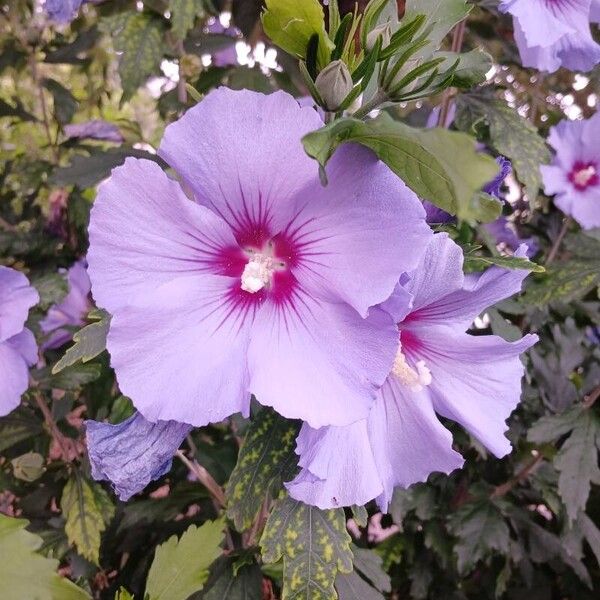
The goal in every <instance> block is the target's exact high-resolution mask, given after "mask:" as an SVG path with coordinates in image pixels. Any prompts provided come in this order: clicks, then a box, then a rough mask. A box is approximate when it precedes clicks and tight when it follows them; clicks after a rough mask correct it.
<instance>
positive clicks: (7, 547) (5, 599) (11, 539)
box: [0, 514, 91, 600]
mask: <svg viewBox="0 0 600 600" xmlns="http://www.w3.org/2000/svg"><path fill="white" fill-rule="evenodd" d="M27 525H29V522H28V521H26V520H24V519H13V518H11V517H7V516H5V515H3V514H0V556H1V557H2V560H1V561H0V581H1V582H2V594H1V595H2V600H25V599H29V598H31V599H33V598H35V600H91V596H90V595H89V594H88V593H87V592H85V591H84V590H82V589H81V588H79V587H77V586H76V585H75V584H74V583H73V582H71V581H69V580H68V579H66V578H64V577H60V576H59V575H58V574H57V572H56V570H57V569H58V561H57V560H55V559H53V558H46V557H44V556H41V555H40V554H37V553H36V550H38V549H39V548H40V546H41V545H42V539H41V538H39V537H38V536H37V535H34V534H32V533H29V531H27V530H26V529H25V527H27Z"/></svg>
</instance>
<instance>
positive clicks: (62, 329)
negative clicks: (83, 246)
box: [40, 259, 92, 350]
mask: <svg viewBox="0 0 600 600" xmlns="http://www.w3.org/2000/svg"><path fill="white" fill-rule="evenodd" d="M67 282H68V284H69V292H68V293H67V295H66V296H65V297H64V299H63V300H62V302H60V303H59V304H55V305H54V306H51V307H50V310H49V311H48V314H47V315H46V316H45V317H44V319H42V320H41V321H40V328H41V330H42V331H43V332H44V333H45V334H51V335H49V337H48V339H47V340H46V341H45V342H44V343H43V345H42V349H43V350H48V349H52V348H60V347H61V346H62V345H63V344H66V343H67V342H70V341H71V339H72V338H73V332H72V331H71V330H70V329H69V328H70V327H82V326H83V324H84V323H85V317H86V315H87V314H88V312H90V310H91V308H92V305H91V302H90V299H89V294H90V288H91V283H90V278H89V277H88V274H87V271H86V262H85V260H84V259H82V260H80V261H78V262H76V263H75V264H74V265H73V266H72V267H71V268H70V269H69V270H68V272H67Z"/></svg>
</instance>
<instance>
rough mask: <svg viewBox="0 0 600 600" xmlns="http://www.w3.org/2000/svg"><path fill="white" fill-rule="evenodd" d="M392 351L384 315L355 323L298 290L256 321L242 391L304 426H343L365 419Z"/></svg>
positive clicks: (348, 311)
mask: <svg viewBox="0 0 600 600" xmlns="http://www.w3.org/2000/svg"><path fill="white" fill-rule="evenodd" d="M397 347H398V331H397V328H396V326H395V325H394V323H393V321H392V319H391V317H390V316H389V315H388V314H387V313H385V312H384V311H382V310H380V309H377V308H375V309H372V310H371V313H370V315H369V317H368V318H366V319H362V318H361V317H360V316H359V315H358V314H357V313H356V311H354V310H353V309H352V308H350V307H349V306H347V305H345V304H332V303H328V302H323V301H317V300H315V299H313V298H311V297H310V296H308V295H307V294H306V293H305V292H303V291H302V290H298V293H296V294H295V295H294V297H293V298H292V300H291V302H290V304H288V305H284V306H281V305H277V304H266V305H264V307H263V308H262V309H261V311H260V312H259V313H258V314H257V316H256V321H255V323H254V328H253V331H252V340H251V342H250V349H249V353H248V369H249V371H250V391H251V392H252V393H253V394H254V395H255V396H256V398H257V399H258V401H259V402H260V403H261V404H264V405H267V406H272V407H274V408H275V410H277V412H279V413H280V414H282V415H283V416H284V417H287V418H290V419H302V420H304V421H307V422H308V423H309V424H310V425H311V426H312V427H315V428H318V427H321V426H323V425H347V424H349V423H352V422H353V421H357V420H358V419H361V418H364V417H366V416H367V414H368V412H369V409H370V407H371V405H372V403H373V401H374V400H375V392H376V390H377V389H378V388H379V387H380V386H381V385H382V384H383V382H384V381H385V378H386V377H387V374H388V373H389V372H390V370H391V367H392V363H393V360H394V356H395V353H396V350H397Z"/></svg>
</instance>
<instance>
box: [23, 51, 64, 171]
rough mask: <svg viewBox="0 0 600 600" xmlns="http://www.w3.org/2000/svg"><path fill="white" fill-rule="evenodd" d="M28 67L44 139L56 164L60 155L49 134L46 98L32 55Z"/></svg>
mask: <svg viewBox="0 0 600 600" xmlns="http://www.w3.org/2000/svg"><path fill="white" fill-rule="evenodd" d="M29 65H30V66H31V77H32V78H33V82H34V83H35V86H36V88H37V90H38V96H39V99H40V106H41V109H42V120H43V123H44V129H45V131H46V138H47V139H48V146H50V148H51V150H52V153H53V154H54V160H55V161H56V162H57V163H58V161H59V159H60V155H59V153H58V147H57V146H56V144H55V143H54V140H53V139H52V133H51V132H50V119H49V118H48V107H47V106H46V97H45V96H44V89H43V87H42V82H41V81H40V77H39V73H38V70H37V62H36V60H35V55H34V54H33V53H32V54H30V56H29Z"/></svg>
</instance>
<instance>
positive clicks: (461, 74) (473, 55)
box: [433, 48, 493, 88]
mask: <svg viewBox="0 0 600 600" xmlns="http://www.w3.org/2000/svg"><path fill="white" fill-rule="evenodd" d="M433 58H443V59H444V62H443V63H441V64H439V65H438V69H439V71H440V73H444V72H446V71H448V69H450V68H451V67H452V65H453V64H454V63H455V62H456V60H458V66H457V67H456V69H455V71H454V76H453V78H452V85H453V86H455V87H459V88H471V87H473V86H475V85H477V84H479V83H483V82H484V81H485V76H486V74H487V73H488V71H489V70H490V69H491V68H492V65H493V59H492V57H491V56H490V55H489V54H488V53H487V52H485V51H484V50H482V49H481V48H476V49H475V50H471V51H470V52H464V53H462V54H460V53H458V52H436V53H435V54H434V55H433Z"/></svg>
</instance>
